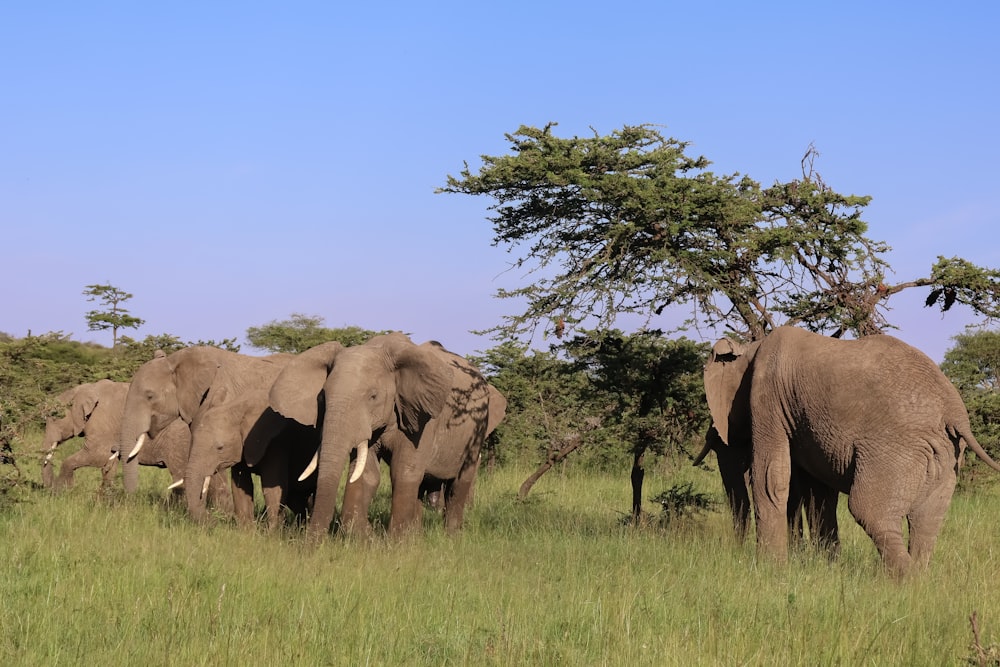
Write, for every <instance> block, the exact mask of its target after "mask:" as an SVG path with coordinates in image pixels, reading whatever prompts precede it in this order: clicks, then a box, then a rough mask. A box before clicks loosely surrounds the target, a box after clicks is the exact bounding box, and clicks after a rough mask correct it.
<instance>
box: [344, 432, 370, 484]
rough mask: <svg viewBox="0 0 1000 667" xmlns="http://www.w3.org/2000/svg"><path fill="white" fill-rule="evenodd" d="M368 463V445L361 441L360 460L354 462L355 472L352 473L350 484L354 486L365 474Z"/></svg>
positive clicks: (359, 446) (359, 444)
mask: <svg viewBox="0 0 1000 667" xmlns="http://www.w3.org/2000/svg"><path fill="white" fill-rule="evenodd" d="M367 461H368V443H367V442H365V441H361V442H359V443H358V459H357V461H355V462H354V472H352V473H351V479H349V480H348V481H347V483H348V484H353V483H354V482H356V481H358V479H359V478H360V477H361V475H363V474H364V472H365V463H366V462H367Z"/></svg>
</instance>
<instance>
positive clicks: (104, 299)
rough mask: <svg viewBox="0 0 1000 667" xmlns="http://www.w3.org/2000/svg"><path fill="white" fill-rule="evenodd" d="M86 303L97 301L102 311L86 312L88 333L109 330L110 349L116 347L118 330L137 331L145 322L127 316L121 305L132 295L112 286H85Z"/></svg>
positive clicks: (129, 315) (127, 313) (126, 311)
mask: <svg viewBox="0 0 1000 667" xmlns="http://www.w3.org/2000/svg"><path fill="white" fill-rule="evenodd" d="M83 294H84V296H86V297H87V301H98V302H99V303H100V305H101V306H102V307H103V310H98V309H95V310H91V311H88V312H87V315H86V317H87V329H88V330H90V331H106V330H108V329H111V332H112V344H111V346H112V347H117V346H118V330H119V329H138V328H139V327H141V326H142V325H143V323H144V322H145V320H142V319H139V318H138V317H135V316H133V315H131V314H129V311H128V309H126V308H125V307H124V306H123V305H122V304H123V303H125V302H126V301H128V300H129V299H131V298H132V296H133V295H132V294H129V293H128V292H126V291H124V290H122V289H119V288H118V287H115V286H114V285H110V284H108V285H87V288H86V289H85V290H84V291H83Z"/></svg>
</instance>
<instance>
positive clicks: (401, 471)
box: [389, 451, 424, 537]
mask: <svg viewBox="0 0 1000 667" xmlns="http://www.w3.org/2000/svg"><path fill="white" fill-rule="evenodd" d="M414 458H416V457H415V452H408V453H407V455H400V452H398V451H397V452H394V453H393V460H392V464H391V465H390V466H389V479H390V480H391V481H392V512H391V516H390V518H389V534H390V535H392V536H393V537H397V536H401V535H404V534H406V533H409V532H412V531H414V530H416V529H418V528H419V527H420V524H421V519H422V516H423V506H422V505H421V503H420V482H421V481H422V480H423V477H424V473H423V470H422V469H419V468H417V467H416V466H415V465H414V464H413V463H412V459H414Z"/></svg>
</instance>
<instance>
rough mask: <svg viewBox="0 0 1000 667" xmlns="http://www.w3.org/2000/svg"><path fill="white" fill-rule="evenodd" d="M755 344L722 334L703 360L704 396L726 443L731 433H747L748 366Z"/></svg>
mask: <svg viewBox="0 0 1000 667" xmlns="http://www.w3.org/2000/svg"><path fill="white" fill-rule="evenodd" d="M757 345H758V343H751V344H750V345H746V344H743V343H738V342H736V341H732V340H729V339H728V338H723V339H721V340H719V341H717V342H716V343H715V345H713V346H712V352H711V353H710V354H709V357H708V363H706V364H705V398H706V399H708V409H709V411H710V412H711V413H712V421H713V422H714V425H715V429H716V430H717V431H718V433H719V438H720V439H721V440H722V442H723V443H725V444H727V445H730V444H733V442H732V440H731V439H730V435H731V434H732V435H733V436H734V437H735V436H738V434H739V433H749V417H750V414H749V410H750V405H749V373H748V370H749V368H750V362H751V360H752V359H753V355H754V353H755V352H756V351H757ZM744 429H745V430H744Z"/></svg>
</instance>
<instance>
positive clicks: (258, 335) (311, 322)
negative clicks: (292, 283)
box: [247, 313, 389, 354]
mask: <svg viewBox="0 0 1000 667" xmlns="http://www.w3.org/2000/svg"><path fill="white" fill-rule="evenodd" d="M383 333H389V332H387V331H369V330H368V329H362V328H361V327H355V326H350V327H341V328H339V329H329V328H327V327H325V326H323V318H322V317H320V316H318V315H303V314H302V313H292V314H291V316H290V317H289V318H288V319H287V320H280V321H278V320H272V321H270V322H268V323H267V324H264V325H262V326H259V327H250V328H249V329H247V341H248V342H249V343H250V346H251V347H255V348H257V349H259V350H269V351H270V352H289V353H293V354H297V353H299V352H305V351H306V350H308V349H309V348H311V347H315V346H317V345H319V344H320V343H325V342H327V341H337V342H339V343H341V344H342V345H345V346H351V345H360V344H361V343H364V342H365V341H366V340H368V339H369V338H372V337H374V336H377V335H379V334H383Z"/></svg>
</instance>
